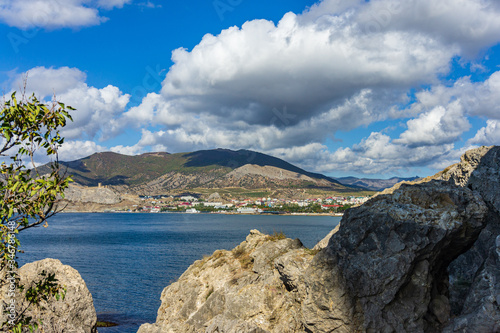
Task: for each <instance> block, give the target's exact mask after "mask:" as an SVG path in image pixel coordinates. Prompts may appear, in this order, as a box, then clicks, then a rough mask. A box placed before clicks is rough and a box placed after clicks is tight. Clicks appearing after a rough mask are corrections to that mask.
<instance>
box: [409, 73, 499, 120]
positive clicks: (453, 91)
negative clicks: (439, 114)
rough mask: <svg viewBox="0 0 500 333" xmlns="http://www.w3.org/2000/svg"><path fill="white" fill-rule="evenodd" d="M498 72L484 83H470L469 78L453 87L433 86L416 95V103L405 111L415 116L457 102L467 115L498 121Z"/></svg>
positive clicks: (462, 79)
mask: <svg viewBox="0 0 500 333" xmlns="http://www.w3.org/2000/svg"><path fill="white" fill-rule="evenodd" d="M499 91H500V71H497V72H494V73H493V74H491V76H490V77H489V78H488V79H487V80H485V81H484V82H471V80H470V77H463V78H460V79H458V80H457V81H456V82H455V83H454V84H453V86H450V87H448V86H444V85H442V84H439V85H435V86H433V87H432V88H431V89H429V90H425V91H422V92H419V93H417V94H416V98H417V102H416V103H414V104H413V105H412V106H411V108H410V109H409V110H406V111H407V114H411V115H416V114H419V113H421V112H426V111H427V110H430V109H432V108H434V107H437V106H446V105H448V104H449V103H451V102H453V101H457V103H459V104H460V105H462V107H463V108H464V111H465V113H466V114H467V115H470V116H483V117H488V118H492V119H497V120H500V94H499V93H498V92H499Z"/></svg>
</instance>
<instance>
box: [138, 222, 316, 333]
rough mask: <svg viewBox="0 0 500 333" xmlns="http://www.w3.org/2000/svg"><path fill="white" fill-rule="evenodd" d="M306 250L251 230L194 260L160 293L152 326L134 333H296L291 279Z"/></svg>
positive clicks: (294, 287)
mask: <svg viewBox="0 0 500 333" xmlns="http://www.w3.org/2000/svg"><path fill="white" fill-rule="evenodd" d="M312 257H313V255H312V252H311V251H310V250H308V249H306V248H304V247H303V246H302V244H301V242H300V241H299V240H292V239H287V238H284V237H282V236H281V235H274V236H268V235H264V234H262V233H260V232H259V231H257V230H252V231H251V232H250V235H248V237H247V238H246V241H244V242H243V243H241V244H240V245H239V246H237V247H236V248H234V249H233V250H232V251H220V250H219V251H215V252H214V254H213V255H212V256H210V257H208V258H205V259H203V260H198V261H196V262H195V263H194V264H193V265H191V267H189V268H188V270H187V271H186V272H185V273H184V274H183V275H182V276H181V277H180V278H179V280H178V281H177V282H175V283H173V284H172V285H170V286H169V287H167V288H165V290H164V291H163V292H162V295H161V299H162V304H161V306H160V309H159V310H158V318H157V321H156V323H155V324H145V325H142V326H141V328H140V329H139V331H138V332H141V333H146V332H179V333H181V332H182V333H185V332H232V333H237V332H238V333H239V332H255V333H259V332H271V331H272V332H297V331H301V330H302V329H303V324H302V320H301V318H300V299H299V297H300V295H298V293H297V285H298V284H300V283H301V281H299V280H297V279H296V278H298V277H299V276H300V275H301V274H302V272H303V270H304V269H305V266H307V263H308V262H310V261H311V259H312Z"/></svg>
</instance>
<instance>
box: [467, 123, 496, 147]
mask: <svg viewBox="0 0 500 333" xmlns="http://www.w3.org/2000/svg"><path fill="white" fill-rule="evenodd" d="M469 144H477V145H485V146H490V145H497V146H498V145H500V121H499V120H488V121H486V127H483V128H481V129H480V130H479V131H477V133H476V135H475V136H474V137H473V138H472V139H470V140H469Z"/></svg>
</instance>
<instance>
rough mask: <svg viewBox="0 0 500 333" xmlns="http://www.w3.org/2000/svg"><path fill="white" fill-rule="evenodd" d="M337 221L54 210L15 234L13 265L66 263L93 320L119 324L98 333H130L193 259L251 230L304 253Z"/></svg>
mask: <svg viewBox="0 0 500 333" xmlns="http://www.w3.org/2000/svg"><path fill="white" fill-rule="evenodd" d="M339 222H340V217H334V216H276V215H224V214H180V213H158V214H151V213H60V214H58V215H56V216H54V217H52V218H51V219H49V221H48V227H46V228H44V227H37V228H32V229H27V230H25V231H23V232H21V233H20V234H19V236H18V238H19V240H20V242H21V248H20V249H21V250H23V251H24V253H20V254H19V262H20V264H21V265H22V264H24V263H27V262H32V261H35V260H41V259H44V258H54V259H59V260H60V261H61V262H62V263H63V264H65V265H70V266H72V267H73V268H75V269H76V270H78V272H79V273H80V274H81V276H82V277H83V279H84V280H85V283H86V284H87V287H88V288H89V290H90V292H91V293H92V297H93V299H94V306H95V308H96V311H97V317H98V320H100V321H110V322H114V323H117V324H118V325H119V326H116V327H109V328H99V332H100V333H132V332H137V330H138V328H139V326H140V325H141V324H143V323H153V322H155V321H156V314H157V311H158V308H159V307H160V304H161V301H160V295H161V292H162V290H163V289H164V288H165V287H166V286H167V285H169V284H170V283H172V282H174V281H175V280H176V279H177V278H178V277H179V276H180V275H181V274H182V273H183V272H184V271H185V270H186V269H187V268H188V267H189V266H190V265H191V264H192V263H193V262H194V261H195V260H198V259H201V258H202V257H203V256H204V255H210V254H212V253H213V252H214V251H215V250H217V249H226V250H230V249H232V248H234V247H235V246H236V245H238V244H239V243H241V242H242V241H244V240H245V238H246V236H247V235H248V234H249V232H250V230H252V229H257V230H259V231H261V232H264V233H273V232H275V231H276V232H284V233H285V235H286V236H287V237H290V238H299V239H300V240H301V241H302V243H303V244H304V245H305V246H306V247H309V248H311V247H313V246H314V245H315V244H316V243H317V242H318V241H320V240H321V239H322V238H323V237H324V236H326V235H327V234H328V232H330V230H332V229H333V228H335V226H336V225H337V224H338V223H339Z"/></svg>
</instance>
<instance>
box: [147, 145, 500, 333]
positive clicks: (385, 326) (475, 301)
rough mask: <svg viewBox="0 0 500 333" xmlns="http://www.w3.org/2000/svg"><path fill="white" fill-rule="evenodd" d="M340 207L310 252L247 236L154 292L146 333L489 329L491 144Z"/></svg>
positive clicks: (496, 281) (494, 158)
mask: <svg viewBox="0 0 500 333" xmlns="http://www.w3.org/2000/svg"><path fill="white" fill-rule="evenodd" d="M432 178H433V179H431V178H429V179H427V180H426V181H425V182H422V183H420V184H414V185H408V184H403V185H401V186H398V188H396V189H393V190H391V192H392V193H387V194H383V195H379V196H377V197H375V198H373V199H371V200H370V201H368V202H367V203H366V204H364V205H363V206H360V207H357V208H354V209H351V210H349V211H348V212H347V213H346V214H345V215H344V217H343V219H342V221H341V223H340V228H338V230H337V231H336V232H333V233H332V235H331V238H330V239H329V241H328V243H327V244H326V245H325V243H326V240H325V241H323V243H322V244H321V245H320V246H318V247H317V248H315V249H314V250H309V249H306V248H304V247H303V246H302V244H301V243H300V241H299V240H291V239H286V238H284V239H282V237H279V235H274V236H268V235H263V234H261V233H260V232H258V231H256V230H254V231H251V233H250V235H249V236H248V237H247V239H246V240H245V241H244V242H243V243H241V244H240V245H239V246H238V247H236V248H235V249H233V250H232V251H216V252H215V253H214V254H213V255H212V256H210V257H208V258H205V259H203V260H200V261H197V262H195V263H194V264H193V265H192V266H191V267H190V268H189V269H188V270H187V271H186V272H185V273H184V274H183V275H182V276H181V277H180V278H179V280H178V281H177V282H175V283H173V284H172V285H170V286H168V287H166V288H165V290H164V291H163V292H162V295H161V300H162V305H161V307H160V309H159V310H158V317H157V320H156V322H155V323H154V324H145V325H143V326H141V328H140V329H139V333H148V332H155V333H160V332H219V333H222V332H227V333H230V332H280V333H281V332H358V331H368V332H499V331H500V308H499V304H500V297H499V295H500V293H499V291H500V290H499V287H500V263H499V257H500V236H499V234H500V233H499V225H500V223H499V221H500V214H499V211H500V196H499V195H498V194H499V193H500V148H499V147H489V148H487V147H482V148H479V149H476V150H474V151H470V152H467V153H466V154H465V155H464V156H463V157H462V161H461V162H460V163H459V164H457V165H455V166H452V167H450V168H448V169H447V170H445V171H443V172H441V173H440V174H438V175H436V176H435V177H432Z"/></svg>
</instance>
